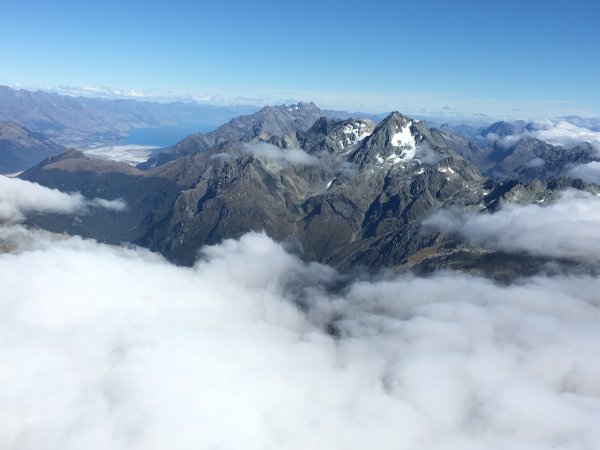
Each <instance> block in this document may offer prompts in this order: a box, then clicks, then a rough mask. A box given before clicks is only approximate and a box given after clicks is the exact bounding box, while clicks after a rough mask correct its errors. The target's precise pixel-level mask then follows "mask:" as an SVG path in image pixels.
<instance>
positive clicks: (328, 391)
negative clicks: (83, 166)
mask: <svg viewBox="0 0 600 450" xmlns="http://www.w3.org/2000/svg"><path fill="white" fill-rule="evenodd" d="M0 239H1V242H2V244H3V247H10V248H13V249H15V250H14V251H13V252H11V253H10V254H3V255H0V283H2V286H3V295H2V296H1V297H0V339H1V340H2V346H0V359H1V360H2V361H3V364H2V366H1V369H0V379H1V380H2V383H0V417H1V418H2V424H3V425H2V431H1V432H0V448H10V449H13V450H21V449H27V450H32V449H44V450H53V449H61V450H71V449H72V450H74V449H80V448H82V447H85V448H92V449H116V450H118V449H144V450H152V449H157V450H158V449H165V448H170V449H192V448H244V449H265V448H288V449H307V448H311V449H321V448H322V449H331V448H344V449H364V448H368V447H372V448H378V449H386V448H390V449H391V448H394V449H414V448H420V449H461V450H463V449H481V448H486V449H506V448H511V449H534V448H536V449H537V448H559V447H560V448H569V449H587V448H596V447H597V446H598V445H600V431H599V430H598V427H597V426H596V424H597V420H598V418H599V417H600V400H599V396H600V382H599V381H598V377H597V374H598V373H599V371H600V362H598V358H597V355H598V354H599V352H600V309H599V306H600V303H599V302H598V300H597V295H596V293H597V292H598V290H599V289H600V280H598V279H595V278H566V277H558V278H534V279H530V280H526V281H523V282H522V283H520V284H518V285H514V286H510V287H501V286H498V285H495V284H494V283H492V282H491V281H488V280H484V279H477V278H471V277H468V276H458V275H450V274H446V275H443V274H442V275H437V276H435V277H432V278H428V279H420V278H413V277H402V276H394V277H391V278H385V279H380V280H363V281H357V282H353V283H350V284H346V287H345V288H341V289H333V290H332V287H333V286H334V285H336V284H337V285H339V284H340V282H342V281H343V280H342V278H341V277H340V275H338V274H336V273H335V272H334V271H333V270H332V269H329V268H327V267H325V266H320V265H317V264H305V263H303V262H301V261H300V260H298V259H297V258H296V257H294V256H292V255H290V254H287V253H286V252H285V251H284V250H283V248H282V247H281V246H279V245H278V244H276V243H274V242H273V241H271V240H270V239H269V238H267V237H266V236H264V235H261V234H249V235H246V236H244V237H243V238H242V239H240V240H239V241H233V240H231V241H226V242H224V243H223V244H222V245H219V246H216V247H210V248H208V249H206V250H205V252H204V255H203V257H202V259H201V260H200V261H199V262H198V263H197V264H196V266H195V267H193V268H181V267H175V266H172V265H170V264H169V263H167V262H166V261H164V260H163V259H162V258H160V257H158V256H156V255H154V254H151V253H149V252H147V251H144V250H137V249H123V248H118V247H111V246H106V245H101V244H97V243H95V242H93V241H84V240H81V239H78V238H68V239H61V240H55V239H53V238H52V236H51V235H48V234H41V233H33V232H29V231H26V230H24V229H22V228H17V227H12V228H6V227H5V228H3V232H2V234H1V235H0ZM9 244H10V245H9ZM23 274H30V275H29V276H28V281H27V283H23V282H22V281H21V280H22V279H23ZM342 284H343V283H342Z"/></svg>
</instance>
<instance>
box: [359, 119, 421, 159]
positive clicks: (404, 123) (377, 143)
mask: <svg viewBox="0 0 600 450" xmlns="http://www.w3.org/2000/svg"><path fill="white" fill-rule="evenodd" d="M428 137H430V132H429V130H428V129H427V128H426V127H425V125H423V124H422V123H421V122H419V121H417V120H414V119H411V118H409V117H406V116H404V115H403V114H401V113H399V112H397V111H395V112H393V113H391V114H390V115H388V116H387V117H386V118H385V119H384V120H383V121H381V123H379V125H377V126H376V127H375V129H374V130H373V133H372V134H371V136H369V137H368V138H367V139H365V140H364V141H363V143H362V144H361V145H360V146H359V147H358V148H357V149H356V151H355V152H354V153H353V154H352V155H351V157H350V160H351V161H353V162H356V163H358V164H359V165H360V166H361V167H365V166H367V165H378V166H382V167H383V166H392V165H397V164H406V163H408V162H409V161H411V160H412V159H413V158H414V157H415V155H416V151H417V147H418V145H419V144H421V143H422V142H423V141H424V140H427V141H430V139H427V138H428Z"/></svg>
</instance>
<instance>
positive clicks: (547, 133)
mask: <svg viewBox="0 0 600 450" xmlns="http://www.w3.org/2000/svg"><path fill="white" fill-rule="evenodd" d="M531 134H532V136H533V137H536V138H537V139H540V140H542V141H545V142H548V143H549V144H552V145H562V146H563V147H567V148H570V147H575V146H576V145H579V144H581V143H583V142H589V143H590V144H592V145H593V146H594V147H595V148H596V149H597V150H600V132H597V131H592V130H589V129H587V128H583V127H580V126H577V125H575V124H572V123H570V122H566V121H559V122H556V123H553V122H544V123H542V124H540V129H538V130H535V131H532V132H531Z"/></svg>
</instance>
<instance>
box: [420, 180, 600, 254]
mask: <svg viewBox="0 0 600 450" xmlns="http://www.w3.org/2000/svg"><path fill="white" fill-rule="evenodd" d="M424 225H425V226H432V227H434V228H437V229H439V230H441V231H443V232H444V233H450V232H456V233H459V234H460V235H461V236H462V237H463V238H464V239H466V240H467V241H469V242H472V243H474V244H477V245H481V246H484V247H487V248H493V249H498V250H505V251H508V252H519V251H525V252H528V253H530V254H532V255H539V256H549V257H565V258H571V259H574V260H583V261H587V262H594V263H598V262H600V198H599V197H597V196H595V195H592V194H589V193H587V192H581V191H575V190H567V191H565V192H563V193H562V195H561V197H560V198H559V199H558V201H556V203H552V204H550V205H548V206H545V207H542V206H541V205H539V204H535V205H525V206H523V205H517V204H505V205H504V206H503V207H502V209H501V210H500V211H498V212H495V213H494V214H481V213H474V212H465V211H461V210H458V209H448V210H441V211H439V212H437V213H436V214H434V215H433V216H432V217H430V218H429V219H427V220H426V221H425V222H424Z"/></svg>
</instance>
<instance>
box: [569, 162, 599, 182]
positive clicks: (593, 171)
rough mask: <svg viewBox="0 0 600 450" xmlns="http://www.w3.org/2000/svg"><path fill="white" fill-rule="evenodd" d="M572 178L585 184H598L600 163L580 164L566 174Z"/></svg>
mask: <svg viewBox="0 0 600 450" xmlns="http://www.w3.org/2000/svg"><path fill="white" fill-rule="evenodd" d="M567 175H568V176H570V177H572V178H579V179H581V180H583V181H585V182H586V183H600V162H598V161H592V162H589V163H587V164H580V165H578V166H575V167H573V168H572V169H570V170H569V171H568V172H567Z"/></svg>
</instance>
